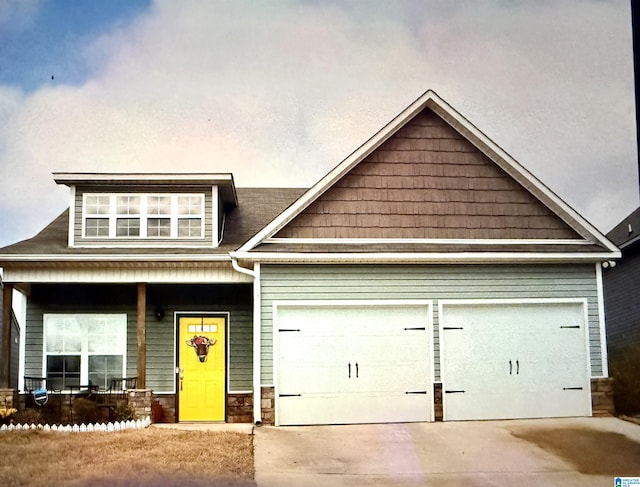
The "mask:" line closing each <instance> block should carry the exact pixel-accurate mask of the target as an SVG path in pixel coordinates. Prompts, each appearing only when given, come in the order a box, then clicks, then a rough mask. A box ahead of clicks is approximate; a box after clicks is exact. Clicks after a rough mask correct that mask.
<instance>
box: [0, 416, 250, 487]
mask: <svg viewBox="0 0 640 487" xmlns="http://www.w3.org/2000/svg"><path fill="white" fill-rule="evenodd" d="M253 475H254V470H253V437H252V436H250V435H244V434H239V433H214V432H206V431H178V430H170V429H154V428H150V429H145V430H128V431H122V432H114V433H57V432H49V433H46V432H43V431H13V432H4V433H0V485H2V486H6V487H9V486H32V485H33V486H36V485H37V486H43V485H69V486H85V485H91V486H107V485H109V486H118V485H120V486H125V485H126V486H151V485H154V486H162V487H164V486H173V485H181V486H182V485H186V486H194V487H196V486H201V485H225V486H253V485H255V483H254V482H253Z"/></svg>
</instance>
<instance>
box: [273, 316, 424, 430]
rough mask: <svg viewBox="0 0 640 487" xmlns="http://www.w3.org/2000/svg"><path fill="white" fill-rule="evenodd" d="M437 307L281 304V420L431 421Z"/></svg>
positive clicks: (318, 421) (309, 421) (279, 397)
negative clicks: (432, 343) (433, 310)
mask: <svg viewBox="0 0 640 487" xmlns="http://www.w3.org/2000/svg"><path fill="white" fill-rule="evenodd" d="M429 309H430V308H429V307H428V306H427V305H426V304H421V305H346V306H341V305H335V306H334V305H327V306H324V305H319V306H314V305H311V306H290V307H288V306H286V305H281V306H279V307H278V311H277V323H276V328H277V330H286V331H278V332H277V333H278V345H277V360H278V364H277V393H278V402H277V410H278V412H277V415H278V422H279V424H346V423H371V422H373V423H376V422H390V421H428V420H430V419H431V409H432V407H431V402H432V394H431V391H430V390H429V389H430V384H431V380H432V378H431V367H430V363H431V353H430V350H429V349H430V340H429V332H428V330H429V323H430V312H429ZM291 330H296V331H291Z"/></svg>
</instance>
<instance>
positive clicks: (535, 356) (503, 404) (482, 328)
mask: <svg viewBox="0 0 640 487" xmlns="http://www.w3.org/2000/svg"><path fill="white" fill-rule="evenodd" d="M584 309H585V304H584V303H583V302H572V303H566V302H565V303H557V302H556V303H551V302H545V303H528V304H518V303H501V304H500V303H493V304H492V303H486V304H470V303H442V315H441V317H440V320H441V328H440V329H441V337H440V342H441V364H442V379H443V393H444V394H443V398H444V419H445V420H464V419H512V418H538V417H563V416H590V415H591V393H590V374H589V370H588V361H587V330H586V329H585V327H586V326H587V325H586V323H585V313H584Z"/></svg>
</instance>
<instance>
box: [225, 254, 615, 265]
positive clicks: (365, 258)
mask: <svg viewBox="0 0 640 487" xmlns="http://www.w3.org/2000/svg"><path fill="white" fill-rule="evenodd" d="M231 255H232V257H233V258H237V259H246V260H250V261H252V262H274V263H279V262H290V263H298V262H300V263H316V262H317V263H343V262H354V263H380V264H385V263H386V264H404V263H440V264H442V263H465V264H484V263H519V262H539V263H545V262H549V263H552V262H555V263H557V262H597V261H602V260H611V259H616V258H620V252H619V251H617V252H615V253H614V252H611V253H605V252H594V253H583V252H562V253H552V252H548V253H546V252H432V253H428V252H415V253H411V252H380V253H376V252H367V253H356V252H353V253H349V252H335V253H330V252H324V253H303V252H232V253H231Z"/></svg>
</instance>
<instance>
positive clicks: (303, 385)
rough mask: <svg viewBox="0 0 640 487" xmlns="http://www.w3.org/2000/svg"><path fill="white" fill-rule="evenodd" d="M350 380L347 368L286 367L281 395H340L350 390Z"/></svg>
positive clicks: (303, 365)
mask: <svg viewBox="0 0 640 487" xmlns="http://www.w3.org/2000/svg"><path fill="white" fill-rule="evenodd" d="M348 381H349V378H348V376H347V370H346V366H345V367H341V366H340V367H338V366H331V365H322V366H316V365H308V364H300V365H297V366H295V367H285V368H284V369H283V370H282V372H281V373H280V380H279V386H280V393H283V394H289V393H296V394H306V393H320V392H323V391H324V392H329V393H334V392H335V393H339V392H342V391H345V390H348V388H349V384H348Z"/></svg>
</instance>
